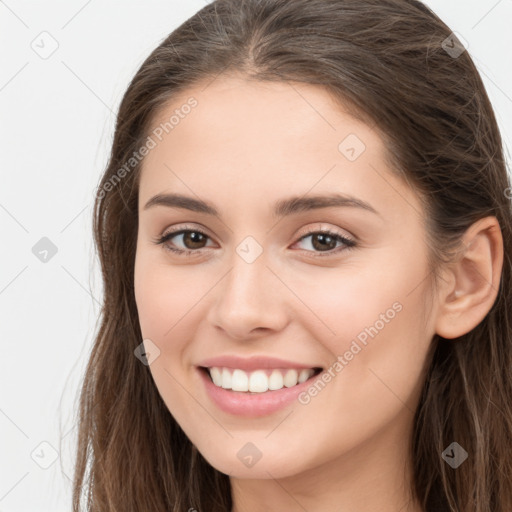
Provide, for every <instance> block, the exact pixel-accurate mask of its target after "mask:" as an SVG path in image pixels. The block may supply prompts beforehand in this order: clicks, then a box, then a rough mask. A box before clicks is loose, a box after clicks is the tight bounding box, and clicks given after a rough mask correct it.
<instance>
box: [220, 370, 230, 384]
mask: <svg viewBox="0 0 512 512" xmlns="http://www.w3.org/2000/svg"><path fill="white" fill-rule="evenodd" d="M221 386H222V387H223V388H224V389H231V372H230V371H229V370H228V369H227V368H222V384H221Z"/></svg>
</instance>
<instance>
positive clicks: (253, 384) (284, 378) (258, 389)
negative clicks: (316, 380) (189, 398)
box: [208, 367, 315, 393]
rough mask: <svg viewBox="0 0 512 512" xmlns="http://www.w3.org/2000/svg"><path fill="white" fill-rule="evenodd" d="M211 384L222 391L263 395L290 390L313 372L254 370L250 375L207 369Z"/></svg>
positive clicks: (243, 372) (233, 371) (214, 368)
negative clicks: (228, 390)
mask: <svg viewBox="0 0 512 512" xmlns="http://www.w3.org/2000/svg"><path fill="white" fill-rule="evenodd" d="M208 370H209V372H210V376H211V378H212V381H213V383H214V384H215V385H216V386H218V387H222V388H224V389H232V390H233V391H245V392H247V391H249V392H251V393H264V392H265V391H275V390H278V389H282V388H283V387H287V388H291V387H293V386H296V385H297V384H301V383H302V382H305V381H306V380H308V379H309V378H310V377H311V376H312V375H313V374H314V373H315V371H314V370H313V368H308V369H301V370H295V369H289V370H278V369H275V370H273V371H272V372H270V370H255V371H253V372H251V373H248V372H245V371H243V370H239V369H235V370H232V369H230V368H219V367H212V368H208Z"/></svg>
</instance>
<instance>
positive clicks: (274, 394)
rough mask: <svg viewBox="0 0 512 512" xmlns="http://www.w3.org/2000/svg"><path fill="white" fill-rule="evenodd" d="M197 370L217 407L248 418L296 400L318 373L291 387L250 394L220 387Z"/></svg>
mask: <svg viewBox="0 0 512 512" xmlns="http://www.w3.org/2000/svg"><path fill="white" fill-rule="evenodd" d="M198 372H199V375H200V376H201V379H202V380H203V382H204V384H205V387H206V392H207V393H208V396H209V397H210V398H211V400H212V401H213V403H215V405H217V407H219V408H220V409H222V410H223V411H224V412H227V413H229V414H234V415H236V416H243V417H248V418H254V417H257V416H266V415H268V414H272V413H273V412H276V411H278V410H280V409H283V408H284V407H286V406H287V405H289V404H290V403H291V402H293V401H294V400H296V399H297V397H298V395H300V393H302V392H303V391H305V390H306V389H307V388H308V387H309V386H310V385H311V381H312V380H314V379H316V378H317V377H318V375H319V374H315V375H313V376H312V377H310V378H309V379H308V380H306V381H305V382H302V383H301V384H297V385H295V386H292V387H291V388H286V387H284V388H282V389H277V390H274V391H265V392H264V393H254V394H251V393H247V392H243V391H232V390H230V389H224V388H220V387H218V386H216V385H215V384H214V383H213V382H212V380H211V379H210V376H209V374H208V372H207V371H205V370H202V369H200V368H198Z"/></svg>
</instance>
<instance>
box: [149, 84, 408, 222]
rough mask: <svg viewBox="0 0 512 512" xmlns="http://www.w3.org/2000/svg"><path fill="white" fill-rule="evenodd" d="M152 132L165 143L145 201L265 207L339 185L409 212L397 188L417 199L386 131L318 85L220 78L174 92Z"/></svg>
mask: <svg viewBox="0 0 512 512" xmlns="http://www.w3.org/2000/svg"><path fill="white" fill-rule="evenodd" d="M191 99H192V100H191ZM187 105H195V106H193V107H189V106H188V107H187ZM171 118H172V122H170V120H171ZM166 123H167V124H166ZM151 133H152V135H151V136H152V137H153V138H154V140H155V142H156V146H155V147H154V148H153V149H152V150H151V151H150V152H149V154H148V155H147V156H146V157H145V160H144V162H143V166H142V175H141V180H140V198H141V202H142V201H145V200H147V199H148V198H149V197H150V196H151V195H154V194H158V193H162V192H171V191H179V192H182V193H189V194H190V193H193V194H195V195H198V196H201V197H212V198H214V199H218V201H219V202H220V203H221V204H222V203H224V204H227V203H229V204H234V203H236V201H237V199H236V198H237V197H238V198H239V204H240V205H246V206H249V205H250V204H253V205H254V206H257V205H261V204H262V201H264V200H265V199H266V198H268V199H269V201H271V202H273V199H274V200H277V199H279V198H281V197H283V196H289V195H294V194H296V195H300V194H302V195H303V194H306V193H308V191H311V192H314V193H315V194H317V193H328V192H334V191H336V192H340V193H350V194H351V195H355V196H359V197H361V198H363V199H364V200H366V201H368V202H372V201H373V203H376V204H375V205H374V206H376V208H377V209H378V203H392V204H390V205H388V206H390V207H391V208H392V209H393V208H394V209H395V210H397V211H396V212H395V213H398V214H402V213H403V212H399V211H398V210H399V209H398V208H397V206H398V203H397V201H396V200H397V195H398V196H402V199H404V195H405V196H409V197H408V198H407V197H405V199H406V200H405V204H401V206H406V205H407V204H409V208H410V201H413V202H414V201H415V198H414V194H413V192H412V191H411V190H406V187H405V184H403V183H402V182H401V180H398V178H397V177H396V176H393V174H392V173H391V172H390V170H389V169H388V168H387V163H386V160H385V157H386V149H385V146H384V142H383V140H382V139H381V137H380V136H379V135H378V133H377V132H376V131H374V130H373V129H372V128H371V127H370V126H368V125H367V124H365V123H364V122H362V121H360V120H358V119H356V118H354V117H353V116H352V115H350V114H349V113H348V111H347V109H344V108H343V106H341V105H339V104H338V103H337V102H335V101H334V100H333V99H332V98H331V96H330V95H329V94H328V92H327V91H325V90H324V89H323V88H321V87H318V86H313V85H309V84H302V83H285V82H259V81H248V80H245V79H242V78H237V77H222V78H217V79H215V80H214V81H213V82H211V81H210V82H203V83H201V84H197V85H196V86H194V87H190V88H189V89H187V90H185V91H182V92H181V93H180V94H179V95H177V96H175V97H173V98H172V100H171V101H169V102H168V103H167V104H166V105H165V107H163V108H162V109H160V111H159V112H158V114H157V115H156V116H155V119H154V122H153V126H152V132H151ZM155 133H156V135H155ZM160 139H161V140H160ZM235 194H236V196H235ZM373 203H372V204H373ZM393 203H394V204H393ZM401 203H404V201H403V200H402V201H401Z"/></svg>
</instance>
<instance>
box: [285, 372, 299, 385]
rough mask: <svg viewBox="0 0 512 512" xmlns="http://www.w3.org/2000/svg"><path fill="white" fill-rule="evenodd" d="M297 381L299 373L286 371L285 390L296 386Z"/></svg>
mask: <svg viewBox="0 0 512 512" xmlns="http://www.w3.org/2000/svg"><path fill="white" fill-rule="evenodd" d="M298 379H299V372H298V371H297V370H288V371H287V372H286V375H285V376H284V385H285V386H286V387H287V388H291V387H292V386H295V385H296V384H297V380H298Z"/></svg>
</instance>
